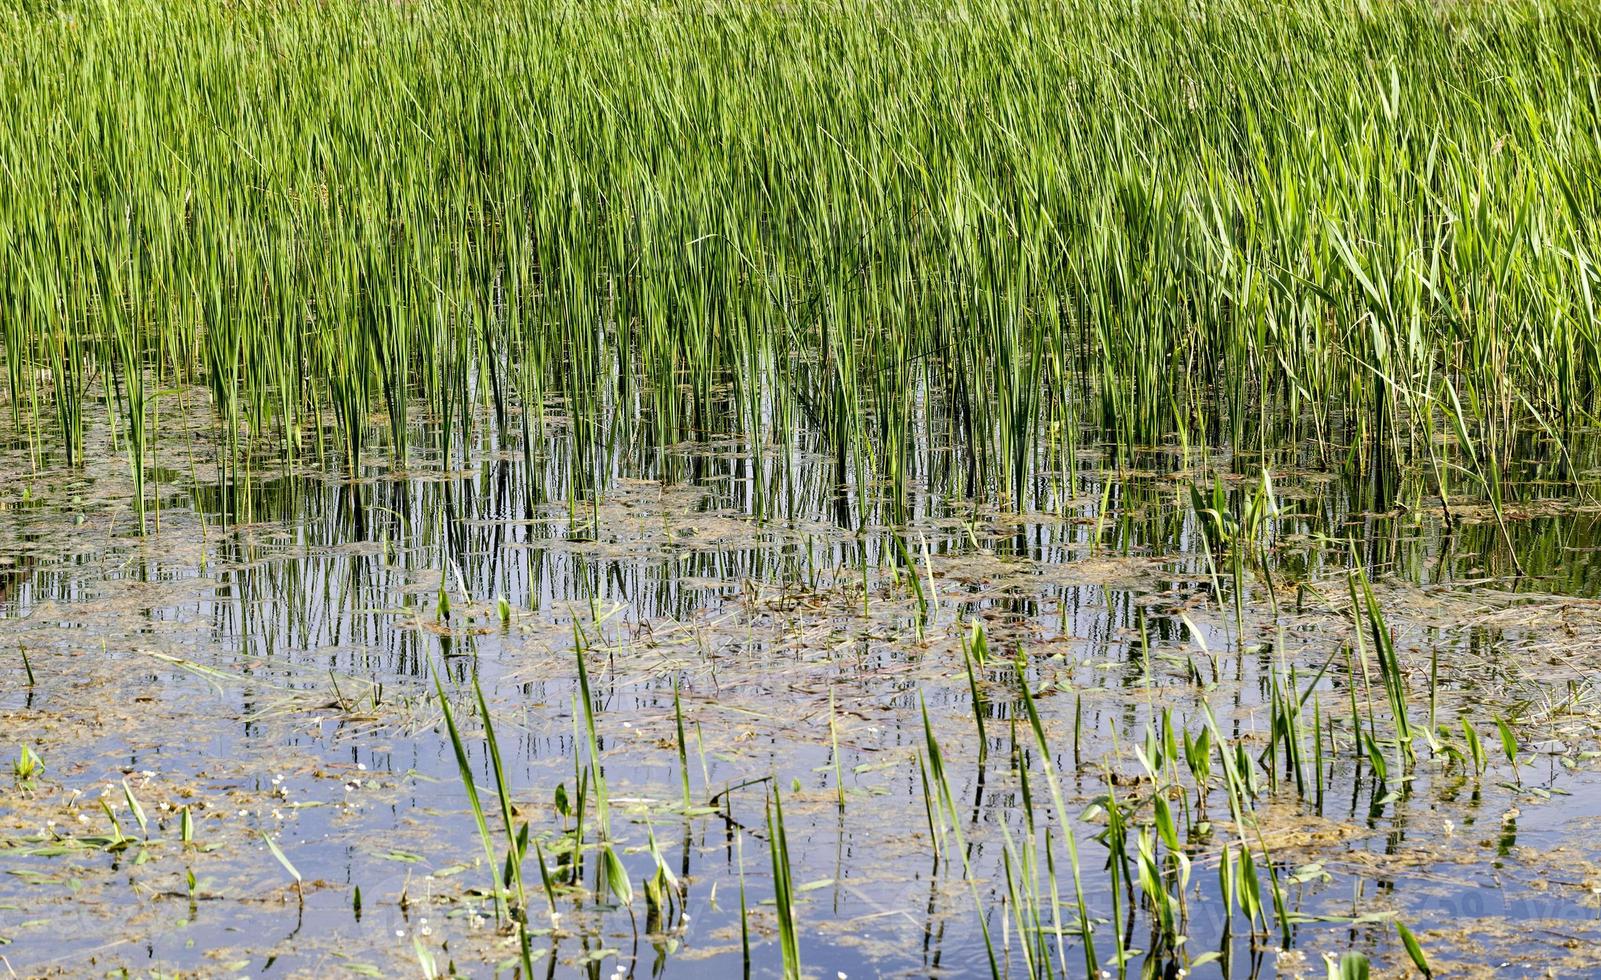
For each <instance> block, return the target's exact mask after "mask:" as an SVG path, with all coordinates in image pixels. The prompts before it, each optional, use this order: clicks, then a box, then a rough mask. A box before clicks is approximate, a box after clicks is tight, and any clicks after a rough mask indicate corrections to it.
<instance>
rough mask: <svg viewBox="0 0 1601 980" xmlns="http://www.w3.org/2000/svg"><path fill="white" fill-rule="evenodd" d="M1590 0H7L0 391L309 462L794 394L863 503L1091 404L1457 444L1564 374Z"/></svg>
mask: <svg viewBox="0 0 1601 980" xmlns="http://www.w3.org/2000/svg"><path fill="white" fill-rule="evenodd" d="M1597 13H1598V11H1597V8H1596V7H1595V5H1594V4H1593V3H1591V2H1589V0H1576V2H1570V0H1560V2H1555V3H1525V2H1514V3H1482V2H1477V0H1472V2H1453V3H1423V2H1410V0H1408V2H1401V3H1376V4H1375V3H1366V2H1362V3H1321V2H1293V3H1285V4H1269V3H1264V2H1256V0H1231V2H1217V0H1208V2H1198V3H1176V2H1155V3H1129V2H1123V0H1118V2H1114V3H1111V4H1106V3H1094V4H1089V3H1079V2H1076V0H1075V2H1068V3H1062V4H1049V5H1046V4H1039V5H1035V4H1011V3H983V4H979V3H974V4H965V3H953V4H948V5H947V4H930V3H920V2H919V3H882V4H881V3H872V4H861V3H821V2H818V3H813V2H802V3H798V4H769V3H746V2H735V3H704V4H701V3H688V4H675V5H662V4H650V3H645V4H635V3H612V2H607V3H599V4H583V5H567V4H560V3H551V4H545V3H520V2H512V3H489V4H466V5H457V4H451V3H416V2H393V3H390V2H382V3H380V2H350V0H333V2H328V3H292V2H284V3H258V2H247V3H225V4H213V3H192V2H172V3H155V2H146V0H135V2H132V3H126V4H123V3H117V4H112V3H87V2H85V3H78V2H23V3H18V2H15V0H12V2H8V3H7V4H6V5H5V6H4V9H3V11H0V116H3V118H5V119H6V120H7V125H6V126H5V127H4V128H3V130H0V176H3V180H4V184H5V194H4V202H3V205H0V270H3V271H0V291H3V292H0V322H3V331H4V333H3V340H4V349H5V359H6V365H7V369H8V382H9V385H8V387H9V395H10V403H11V415H12V419H13V421H15V422H16V423H17V425H19V426H20V427H21V428H22V429H23V431H25V432H26V433H27V434H28V437H29V438H30V439H31V440H34V441H35V443H38V444H43V443H44V442H45V441H46V440H47V437H48V438H50V439H52V440H53V441H54V442H55V443H57V444H59V445H60V446H61V447H63V449H62V450H61V451H63V452H65V453H66V454H67V457H68V459H69V461H70V460H71V459H74V458H76V457H77V456H80V455H81V453H82V439H83V435H82V433H83V417H84V405H85V403H86V402H88V401H90V400H93V399H97V398H98V399H106V400H110V401H112V402H115V403H116V405H117V406H118V410H119V414H120V417H121V419H122V422H123V425H124V426H125V427H126V430H127V431H126V440H125V445H126V449H127V451H128V452H129V453H130V454H132V457H133V458H134V460H135V461H136V465H137V460H138V459H139V458H140V457H141V455H142V454H143V453H144V452H146V451H147V444H148V442H149V441H150V440H151V439H152V438H155V436H154V435H153V434H152V433H151V432H150V423H149V422H148V421H147V419H148V416H149V403H150V400H151V397H152V393H153V392H155V391H159V390H162V389H168V388H174V387H180V386H188V385H195V384H199V385H204V386H205V387H206V388H207V389H209V391H210V392H211V395H212V401H213V403H214V406H215V411H216V413H217V416H218V418H219V420H220V421H221V423H222V425H221V428H220V430H219V432H220V433H222V434H223V437H224V441H225V444H226V447H227V453H226V454H225V456H226V458H228V459H236V458H237V457H238V456H239V454H241V453H245V452H247V451H248V449H249V447H250V446H251V445H260V444H262V443H263V442H266V443H268V444H270V445H271V447H272V450H273V451H274V452H277V451H287V452H288V453H290V454H309V453H317V454H318V455H326V456H328V457H329V458H330V460H331V461H333V462H337V457H336V454H339V455H342V456H343V458H344V459H345V460H346V461H347V462H348V463H349V464H350V465H353V466H354V465H357V464H359V462H360V461H361V460H363V459H366V458H368V457H369V456H371V455H372V454H374V453H385V452H401V453H403V452H404V451H405V450H406V449H407V446H406V445H405V444H406V442H407V439H408V425H407V422H408V420H409V419H411V418H413V417H414V416H415V413H419V412H421V413H424V414H425V416H426V417H428V418H430V419H432V420H433V421H434V423H435V431H436V432H437V433H438V436H437V438H438V439H439V440H441V441H443V442H444V443H445V445H446V447H447V448H448V446H449V445H450V443H451V442H452V440H454V441H455V442H456V443H457V444H459V443H460V442H462V441H463V436H464V435H465V434H467V433H468V432H469V431H470V430H472V429H473V428H474V427H475V426H478V425H480V424H488V425H492V426H494V427H496V428H497V429H499V430H502V432H503V434H504V435H505V436H507V437H508V439H510V438H515V439H517V440H524V439H526V441H527V442H528V444H530V445H531V446H537V445H538V444H539V442H540V441H541V437H542V436H543V434H544V433H543V430H541V429H540V426H541V425H542V424H543V422H544V421H545V418H544V414H543V413H545V412H556V413H557V414H560V415H561V416H563V417H564V418H567V419H570V420H574V421H575V423H576V424H574V425H573V427H572V428H571V430H570V433H569V438H571V439H573V440H574V441H575V442H576V444H577V445H578V447H579V449H580V451H581V453H583V454H584V456H585V458H586V459H588V460H589V461H590V462H589V469H590V472H591V473H592V474H593V475H595V477H596V479H597V481H598V482H600V483H602V484H603V483H604V482H605V474H606V472H607V466H606V464H605V462H604V458H605V456H606V454H607V452H608V450H609V449H612V448H614V447H615V446H616V445H617V444H618V443H619V442H622V443H627V444H642V445H648V446H667V445H671V444H674V443H676V442H678V441H681V440H684V439H686V438H691V437H698V438H703V437H709V436H733V437H738V438H739V439H741V440H744V442H745V444H746V445H750V446H767V445H777V446H780V447H783V446H789V445H793V444H795V443H796V442H797V441H800V440H802V438H803V433H804V434H805V435H806V437H807V438H812V439H815V440H820V443H821V446H822V447H823V448H824V449H825V450H826V451H827V452H829V453H830V454H831V455H832V456H833V457H834V458H835V459H836V461H837V464H838V466H839V469H840V470H841V475H842V476H844V477H846V478H848V480H849V482H850V483H851V484H852V485H853V486H855V487H856V488H857V491H858V493H857V496H858V498H859V499H861V500H863V501H875V502H876V501H882V500H888V501H889V502H891V503H892V504H893V503H894V501H896V500H897V499H899V496H900V493H901V492H902V491H903V489H904V486H905V483H906V481H907V480H908V479H909V478H912V477H914V476H917V477H920V478H923V479H928V480H933V479H934V478H935V477H936V476H946V477H950V478H951V483H952V486H955V487H958V488H960V489H961V490H963V492H965V493H967V494H969V495H972V496H979V497H983V496H987V495H989V494H991V493H999V494H1003V495H1005V496H1006V497H1007V498H1008V499H1013V500H1016V501H1019V502H1021V503H1033V502H1039V501H1048V499H1049V493H1050V487H1051V486H1052V485H1055V486H1057V487H1059V486H1060V483H1061V480H1063V479H1064V476H1063V474H1064V471H1069V470H1071V468H1072V465H1071V461H1072V459H1073V451H1074V448H1075V440H1076V439H1077V438H1078V437H1079V435H1080V433H1081V432H1083V431H1084V430H1085V427H1086V426H1093V427H1094V429H1095V430H1096V431H1097V432H1102V433H1108V434H1109V437H1110V438H1111V440H1112V441H1113V442H1114V443H1115V444H1116V445H1118V446H1120V447H1124V448H1127V447H1132V446H1137V445H1149V444H1159V443H1163V442H1169V441H1177V442H1180V443H1182V444H1185V445H1214V446H1216V445H1224V446H1228V447H1231V448H1233V449H1235V450H1237V451H1241V452H1246V453H1250V452H1256V451H1262V450H1267V449H1271V448H1273V447H1279V446H1284V445H1291V444H1295V443H1297V442H1303V441H1306V440H1311V441H1312V442H1313V443H1314V444H1315V445H1317V446H1318V447H1320V454H1321V458H1322V460H1323V461H1324V462H1325V463H1327V464H1328V465H1331V466H1335V465H1356V466H1359V467H1375V466H1391V465H1396V464H1407V463H1414V464H1423V466H1424V468H1423V470H1422V472H1424V473H1425V474H1428V477H1427V483H1428V485H1429V488H1430V490H1431V492H1432V491H1437V490H1439V489H1441V488H1442V487H1441V486H1440V485H1441V484H1444V485H1446V488H1447V492H1448V493H1449V492H1450V489H1453V488H1454V487H1455V485H1456V483H1457V482H1458V481H1462V480H1465V481H1466V482H1467V484H1468V485H1469V486H1470V487H1471V489H1473V490H1474V491H1480V490H1482V488H1483V486H1484V484H1485V483H1486V481H1494V480H1495V479H1496V478H1495V476H1494V475H1493V470H1494V468H1495V467H1496V466H1497V465H1498V463H1499V462H1500V461H1501V460H1503V459H1504V458H1506V457H1507V456H1508V455H1509V454H1510V453H1511V452H1512V451H1513V447H1514V446H1515V445H1516V441H1517V440H1518V439H1519V438H1520V437H1525V436H1527V437H1533V438H1537V439H1540V440H1547V441H1549V440H1554V441H1555V442H1556V443H1557V444H1558V449H1557V450H1555V451H1554V452H1553V458H1554V459H1557V460H1558V465H1559V466H1560V465H1561V464H1560V457H1561V452H1560V445H1561V444H1565V441H1566V440H1567V438H1568V436H1569V435H1570V434H1571V433H1572V432H1573V431H1574V430H1575V429H1576V428H1579V427H1582V426H1584V425H1585V424H1587V423H1588V422H1589V421H1590V420H1591V418H1592V416H1593V412H1592V410H1591V406H1592V404H1593V401H1594V391H1595V386H1596V383H1597V377H1598V374H1601V338H1598V336H1597V332H1598V323H1601V321H1598V319H1597V314H1596V308H1595V302H1596V301H1595V294H1596V293H1597V291H1598V288H1601V279H1598V272H1597V268H1596V264H1595V262H1596V253H1597V248H1598V236H1601V224H1598V223H1597V222H1596V221H1595V220H1594V216H1595V215H1596V214H1598V213H1601V197H1598V185H1597V181H1598V172H1601V171H1598V162H1601V98H1598V94H1597V91H1598V90H1597V85H1598V66H1601V53H1598V52H1601V18H1598V16H1597ZM558 399H559V400H560V401H559V402H558V401H557V400H558ZM558 404H559V405H560V407H559V408H556V407H553V406H557V405H558ZM486 407H487V408H488V409H489V411H488V412H487V413H485V412H481V411H480V410H482V409H484V408H486ZM525 408H526V409H527V411H526V412H525V411H524V409H525ZM371 413H379V414H381V415H382V416H383V417H386V418H387V420H388V422H387V425H383V424H376V425H375V424H372V423H374V422H376V421H377V420H376V418H374V417H373V415H372V414H371ZM319 417H320V418H323V419H328V420H332V421H334V422H336V423H337V424H336V425H335V426H334V429H333V432H334V433H336V435H337V438H335V439H332V440H324V439H323V438H322V435H321V432H322V430H321V429H320V428H319V427H317V426H316V425H315V424H314V423H313V420H314V419H316V418H319ZM484 419H487V420H488V421H487V422H485V421H484ZM930 437H932V441H933V442H934V443H935V444H937V445H939V446H943V447H946V448H949V447H951V446H956V447H959V448H958V449H956V450H953V451H952V452H951V453H948V454H944V455H941V454H940V453H938V452H936V453H934V455H933V456H929V455H928V454H926V453H924V452H923V451H922V450H921V449H920V447H923V446H924V445H925V444H927V443H929V442H930V441H931V439H930ZM1435 437H1447V438H1448V439H1449V441H1451V442H1453V443H1454V444H1455V445H1454V448H1453V447H1446V446H1444V445H1441V444H1437V441H1436V439H1435ZM1064 460H1065V461H1066V462H1064ZM1051 474H1054V478H1055V484H1053V483H1052V481H1051V480H1049V479H1046V476H1048V475H1051ZM1463 474H1465V476H1464V475H1463ZM1066 478H1068V479H1070V474H1069V475H1068V476H1067V477H1066ZM879 490H885V491H888V492H886V493H879V492H877V491H879Z"/></svg>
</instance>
